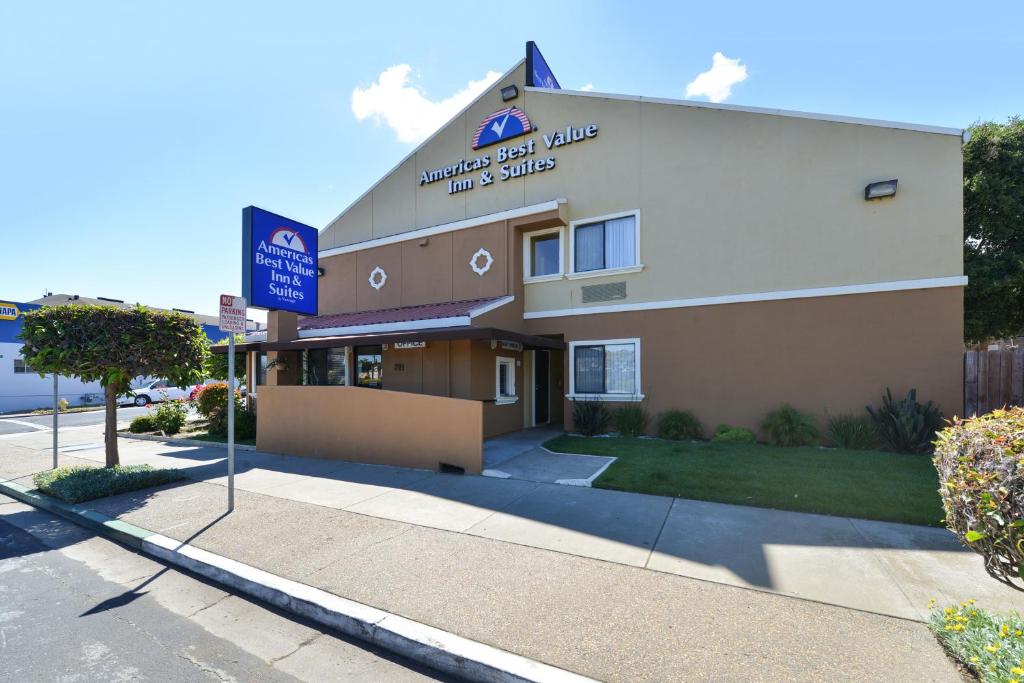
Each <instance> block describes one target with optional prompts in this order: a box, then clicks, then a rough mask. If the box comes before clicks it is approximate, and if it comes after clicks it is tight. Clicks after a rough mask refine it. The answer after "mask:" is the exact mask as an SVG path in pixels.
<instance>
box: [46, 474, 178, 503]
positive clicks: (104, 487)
mask: <svg viewBox="0 0 1024 683" xmlns="http://www.w3.org/2000/svg"><path fill="white" fill-rule="evenodd" d="M184 478H185V475H184V474H182V473H181V472H178V471H177V470H157V469H153V467H152V466H150V465H115V466H113V467H89V466H87V465H74V466H72V467H59V468H57V469H55V470H46V471H44V472H39V473H38V474H35V475H33V477H32V481H33V482H34V483H35V485H36V488H37V489H39V490H40V491H41V492H43V493H45V494H47V495H50V496H53V497H55V498H60V499H61V500H63V501H64V502H66V503H82V502H85V501H87V500H93V499H95V498H103V497H104V496H113V495H116V494H118V493H125V492H126V491H136V490H138V489H144V488H149V487H150V486H160V485H161V484H168V483H170V482H172V481H180V480H182V479H184Z"/></svg>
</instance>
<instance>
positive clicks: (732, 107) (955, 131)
mask: <svg viewBox="0 0 1024 683" xmlns="http://www.w3.org/2000/svg"><path fill="white" fill-rule="evenodd" d="M523 90H524V91H526V92H537V93H544V94H545V95H571V96H574V97H599V98H601V99H606V100H625V101H628V102H649V103H651V104H670V105H675V106H679V107H694V108H696V109H719V110H722V111H739V112H746V113H748V114H767V115H768V116H784V117H787V118H793V119H811V120H814V121H828V122H830V123H851V124H854V125H858V126H872V127H875V128H895V129H897V130H912V131H915V132H918V133H936V134H938V135H956V136H957V137H960V138H962V137H963V134H964V130H963V129H962V128H949V127H946V126H928V125H924V124H920V123H903V122H901V121H883V120H881V119H864V118H858V117H856V116H838V115H833V114H817V113H814V112H806V111H794V110H790V109H769V108H768V107H747V106H742V105H738V104H714V103H712V102H698V101H695V100H674V99H669V98H664V97H643V96H640V95H620V94H618V93H601V92H594V91H592V90H590V91H582V90H564V89H563V90H550V89H548V88H536V87H533V86H526V87H524V88H523Z"/></svg>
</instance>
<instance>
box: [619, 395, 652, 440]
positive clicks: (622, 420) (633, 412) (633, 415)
mask: <svg viewBox="0 0 1024 683" xmlns="http://www.w3.org/2000/svg"><path fill="white" fill-rule="evenodd" d="M613 419H614V421H615V431H617V432H618V433H619V434H620V435H621V436H642V435H643V434H644V433H645V432H646V431H647V423H648V422H650V416H648V414H647V410H646V409H645V408H644V407H643V406H642V405H641V404H639V403H635V404H632V405H626V406H622V407H621V408H619V409H618V410H616V411H615V414H614V415H613Z"/></svg>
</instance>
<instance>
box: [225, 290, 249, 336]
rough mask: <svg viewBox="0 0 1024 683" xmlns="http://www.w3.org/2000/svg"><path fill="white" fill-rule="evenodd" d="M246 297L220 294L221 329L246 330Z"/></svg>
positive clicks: (231, 330) (230, 330) (229, 330)
mask: <svg viewBox="0 0 1024 683" xmlns="http://www.w3.org/2000/svg"><path fill="white" fill-rule="evenodd" d="M245 305H246V301H245V297H243V296H232V295H231V294H221V295H220V331H221V332H245Z"/></svg>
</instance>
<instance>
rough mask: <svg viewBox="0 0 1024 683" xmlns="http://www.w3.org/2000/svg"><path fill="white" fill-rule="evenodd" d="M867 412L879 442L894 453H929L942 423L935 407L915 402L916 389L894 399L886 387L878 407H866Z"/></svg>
mask: <svg viewBox="0 0 1024 683" xmlns="http://www.w3.org/2000/svg"><path fill="white" fill-rule="evenodd" d="M867 411H868V414H869V415H871V419H872V420H873V421H874V423H875V427H876V428H877V429H878V435H879V437H881V439H882V443H884V444H885V445H886V446H887V447H888V448H889V449H891V450H894V451H896V452H897V453H922V454H927V453H931V452H932V442H933V441H935V433H936V432H938V431H939V430H940V429H942V425H943V423H944V421H943V419H942V411H941V410H939V407H938V406H937V405H935V404H934V403H932V402H931V401H928V403H923V404H922V403H918V402H917V390H916V389H911V390H910V391H908V392H907V396H906V398H902V399H899V400H895V399H893V397H892V392H891V391H890V390H889V389H888V388H886V390H885V396H883V397H882V405H881V407H879V408H877V409H876V408H872V407H871V406H867Z"/></svg>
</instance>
